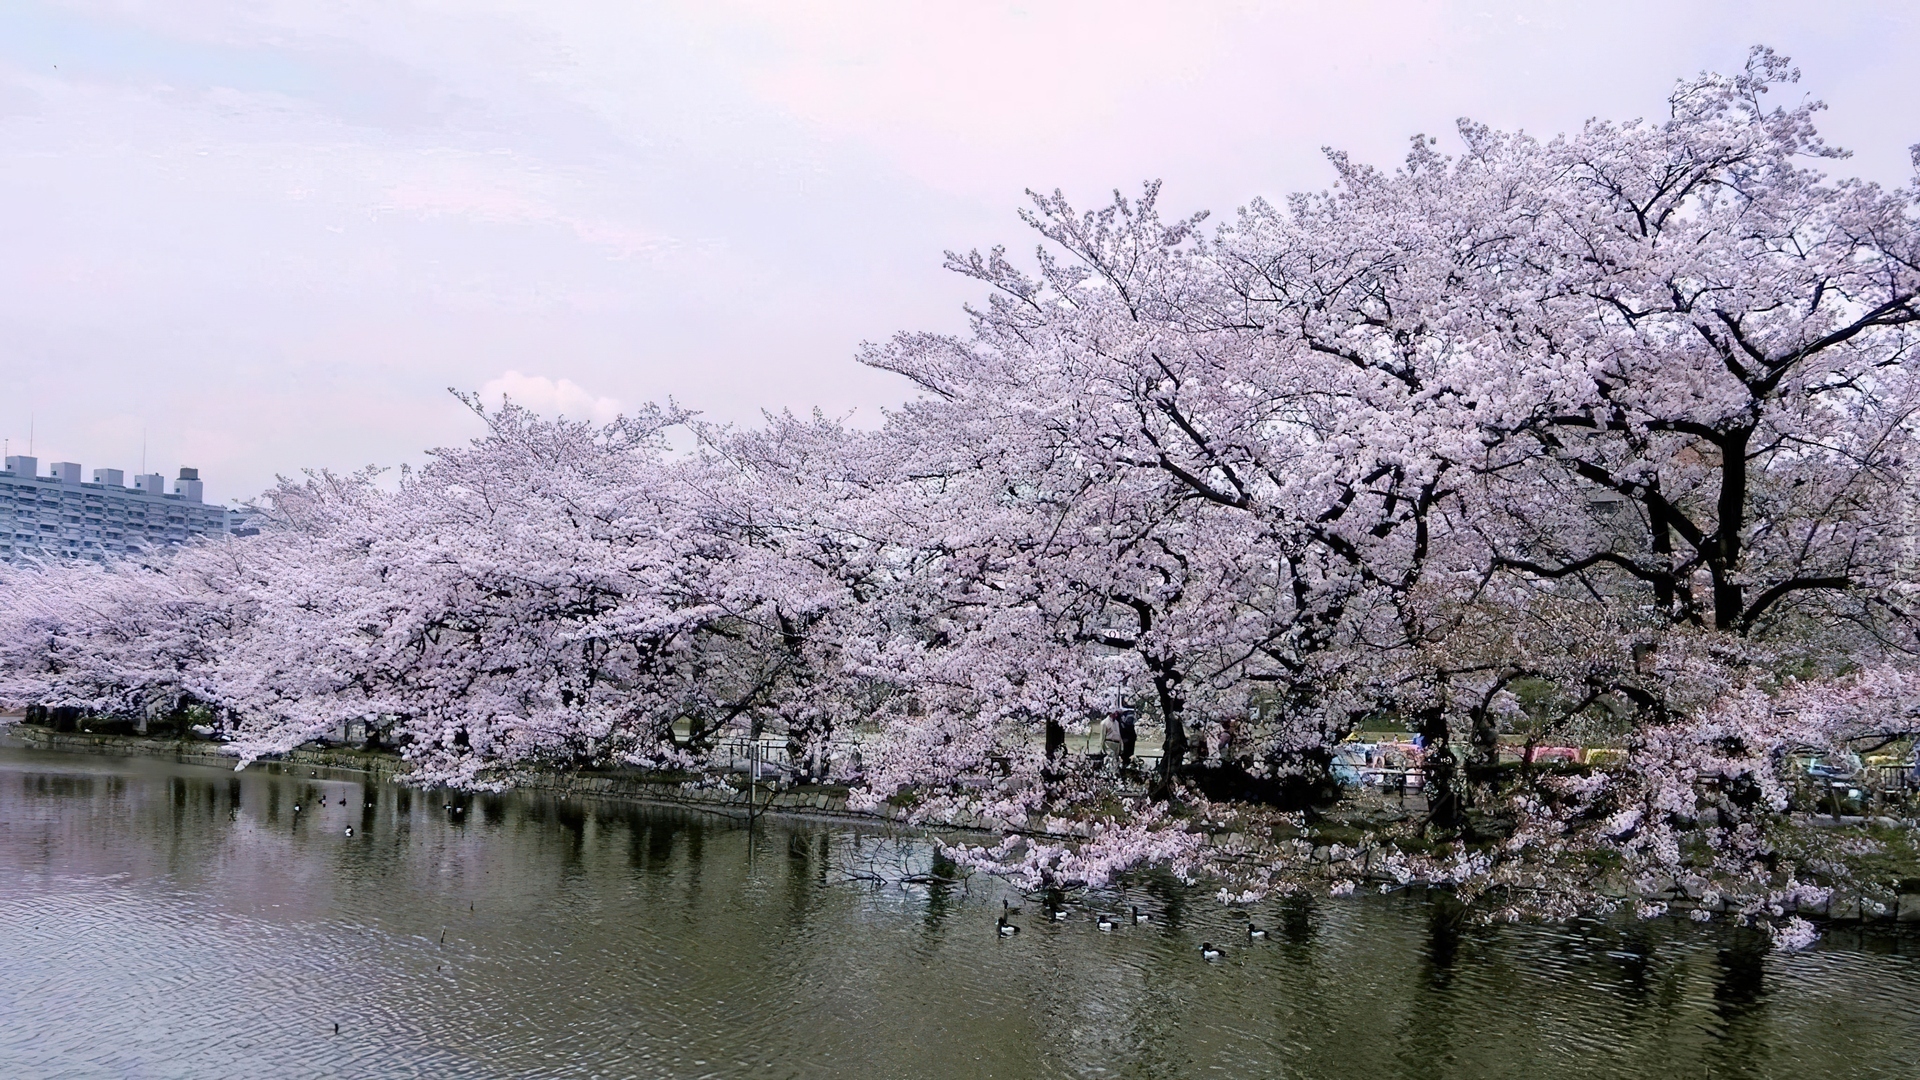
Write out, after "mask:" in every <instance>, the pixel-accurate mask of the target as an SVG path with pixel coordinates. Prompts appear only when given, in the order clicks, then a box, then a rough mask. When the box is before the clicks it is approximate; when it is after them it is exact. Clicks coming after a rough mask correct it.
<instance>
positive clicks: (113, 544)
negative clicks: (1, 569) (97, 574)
mask: <svg viewBox="0 0 1920 1080" xmlns="http://www.w3.org/2000/svg"><path fill="white" fill-rule="evenodd" d="M6 464H7V467H6V469H5V471H0V559H4V560H13V559H20V558H46V557H55V558H86V559H106V558H110V557H113V556H116V555H124V554H128V553H132V552H138V551H144V550H146V549H148V548H154V547H163V546H165V545H168V544H184V543H187V542H188V541H191V540H198V539H204V538H206V537H210V536H224V535H226V534H227V532H228V531H229V525H228V519H229V516H230V511H227V510H225V509H223V508H221V507H218V506H210V505H208V504H206V503H204V502H202V501H201V490H202V489H201V482H200V473H199V470H197V469H181V470H180V475H179V477H178V478H177V479H176V480H174V482H173V490H172V491H167V490H166V478H165V477H164V476H162V475H161V474H159V473H145V474H142V475H138V476H135V477H134V478H133V486H132V487H128V486H127V483H126V474H125V473H123V472H121V471H120V470H119V469H95V470H93V479H92V480H91V481H85V480H82V479H81V475H82V474H81V469H80V466H79V464H77V463H75V462H71V461H56V462H54V463H52V464H51V465H49V466H47V473H46V475H44V476H43V475H41V474H40V461H39V459H38V458H33V457H28V456H25V455H16V456H12V457H9V458H7V459H6Z"/></svg>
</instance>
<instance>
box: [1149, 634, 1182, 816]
mask: <svg viewBox="0 0 1920 1080" xmlns="http://www.w3.org/2000/svg"><path fill="white" fill-rule="evenodd" d="M1180 683H1181V675H1180V673H1179V672H1178V671H1175V670H1174V669H1173V667H1172V666H1171V665H1169V664H1166V663H1156V664H1154V665H1153V691H1154V694H1155V695H1156V696H1157V697H1158V698H1159V701H1160V722H1161V724H1162V726H1163V727H1164V730H1165V731H1166V741H1165V743H1164V744H1163V745H1162V746H1161V748H1160V779H1159V783H1158V784H1156V785H1155V791H1154V794H1155V795H1156V796H1157V797H1160V798H1165V797H1166V796H1167V795H1170V794H1172V792H1173V783H1174V780H1175V779H1176V778H1178V777H1179V775H1180V773H1181V771H1182V770H1183V769H1184V768H1185V767H1186V757H1187V728H1186V719H1185V717H1184V716H1182V715H1181V711H1182V710H1183V709H1184V708H1185V707H1186V699H1185V698H1184V697H1183V696H1182V695H1181V693H1180Z"/></svg>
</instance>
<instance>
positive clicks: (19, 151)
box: [0, 0, 1920, 501]
mask: <svg viewBox="0 0 1920 1080" xmlns="http://www.w3.org/2000/svg"><path fill="white" fill-rule="evenodd" d="M1916 12H1920V5H1914V4H1912V3H1911V0H1908V2H1906V3H1854V4H1849V3H1833V2H1822V3H1794V4H1786V3H1689V2H1686V0H1662V2H1650V3H1649V2H1639V0H1610V2H1608V3H1604V4H1602V3H1590V2H1589V3H1553V2H1546V0H1531V2H1511V3H1506V2H1502V3H1458V4H1454V3H1366V2H1349V0H1340V2H1324V0H1323V2H1319V3H1271V4H1263V3H1251V2H1239V3H1233V2H1221V3H1204V2H1187V3H1165V4H1156V3H1134V2H1128V0H1101V2H1091V3H1041V2H1031V3H998V2H992V0H973V2H968V3H912V2H907V0H895V2H891V3H879V2H876V3H854V2H829V3H807V2H791V3H776V2H751V0H698V2H684V3H682V2H658V3H649V2H631V3H612V2H597V3H576V2H570V0H530V2H524V3H523V2H514V0H460V2H454V0H446V2H436V3H416V2H412V0H372V2H359V0H305V2H287V3H212V2H198V0H168V2H164V3H139V2H133V0H120V2H102V3H71V4H66V3H57V2H52V0H5V2H4V4H0V435H4V436H5V437H6V438H7V439H9V440H10V446H11V447H12V450H11V452H13V453H22V452H24V450H25V446H24V444H25V441H26V439H27V438H28V431H29V426H31V427H32V428H33V439H34V444H35V445H34V450H35V452H36V453H37V455H38V457H39V458H40V460H41V462H42V463H43V465H44V463H46V462H49V461H54V460H71V461H79V462H81V463H82V464H83V465H84V466H85V467H86V468H87V469H88V470H91V469H93V468H95V467H98V466H106V467H114V468H123V469H126V470H127V471H128V472H130V473H131V472H132V471H134V470H135V469H137V468H138V467H139V465H140V455H141V446H142V441H143V439H144V441H145V445H146V462H147V465H148V467H149V468H150V469H151V470H153V471H164V472H166V473H167V474H168V475H169V476H171V475H172V474H174V473H175V472H176V471H177V470H178V468H179V467H180V466H181V465H192V466H195V467H198V468H199V469H200V470H201V473H202V475H203V476H204V477H206V479H207V494H208V497H209V498H210V499H218V500H222V501H225V500H229V499H233V498H243V497H247V496H251V495H254V494H257V493H258V492H259V491H260V490H261V489H262V488H264V487H265V486H266V485H267V484H269V483H270V482H271V481H272V478H273V476H274V474H275V473H288V474H292V473H296V472H297V471H298V470H300V469H301V468H303V467H331V468H335V469H351V468H355V467H358V466H361V465H366V464H383V465H394V464H398V463H400V462H403V461H413V462H417V461H419V460H420V459H421V451H422V450H423V449H425V448H426V447H429V446H434V445H440V444H446V443H449V442H454V441H459V440H463V439H466V438H468V437H471V436H472V435H473V434H474V433H476V431H477V430H478V424H477V421H475V420H474V419H473V417H472V416H471V415H469V414H466V413H464V412H463V411H462V408H461V406H460V405H459V404H458V403H457V402H455V401H454V400H453V399H452V398H451V397H449V396H448V395H447V393H446V388H447V387H449V386H454V387H460V388H462V389H468V390H481V389H485V390H487V391H488V392H489V393H495V394H497V393H498V392H499V391H500V390H502V389H505V390H506V391H507V392H509V393H511V394H512V395H513V396H514V397H515V398H516V400H521V401H523V402H525V403H527V404H530V405H534V406H535V407H538V408H541V409H543V410H544V411H547V412H549V413H554V412H565V413H566V414H567V415H570V416H576V417H593V418H604V417H605V416H608V415H611V414H612V413H613V412H615V411H617V410H618V409H619V408H621V407H622V406H623V405H626V406H631V405H634V404H637V403H639V402H643V401H646V400H665V399H666V398H668V397H670V396H671V397H673V398H676V399H678V400H679V401H681V402H682V403H683V404H686V405H689V406H692V407H695V408H699V409H702V410H704V411H705V412H706V413H707V415H709V416H711V417H714V418H717V419H722V420H738V421H749V422H750V421H752V420H754V419H755V418H756V417H757V415H758V412H759V410H761V409H763V408H767V409H781V408H794V409H797V410H802V409H809V408H812V407H814V406H819V407H821V408H824V409H825V410H827V411H828V412H829V413H833V414H837V415H838V414H850V415H851V416H852V418H853V420H854V422H855V423H860V424H871V423H877V422H878V421H879V419H880V417H881V412H882V410H883V409H884V408H886V407H887V406H889V405H891V404H894V403H897V402H899V401H901V400H903V399H904V398H905V397H906V396H907V394H908V393H909V391H908V388H907V387H906V386H905V385H904V384H903V383H902V382H901V381H899V380H897V379H895V378H893V377H891V376H885V375H881V374H878V373H875V372H871V371H867V370H865V369H863V368H861V367H860V366H859V365H858V364H856V363H855V362H854V360H853V355H854V352H855V349H856V348H857V346H858V344H859V343H860V342H861V341H862V340H878V339H882V338H885V337H886V336H888V335H890V334H892V333H893V332H894V331H896V330H903V329H934V330H953V329H959V328H960V327H961V326H962V325H963V319H962V316H961V312H960V305H961V304H962V303H963V302H965V301H967V300H969V299H972V298H973V297H974V296H975V295H976V293H977V290H976V289H974V288H973V287H971V286H970V285H969V284H968V283H967V282H965V281H963V280H961V279H959V278H957V277H954V276H953V275H950V274H947V273H945V272H943V271H941V270H940V261H941V252H942V251H943V250H944V249H947V248H961V249H964V248H969V247H975V246H978V247H986V246H989V245H991V244H994V243H1007V244H1009V246H1011V247H1013V248H1014V249H1015V250H1016V251H1030V250H1031V247H1032V244H1031V241H1030V240H1029V239H1028V238H1027V236H1026V235H1024V230H1023V228H1022V227H1021V226H1020V225H1019V223H1018V221H1017V219H1016V218H1015V216H1014V211H1015V210H1016V208H1018V207H1019V206H1021V205H1023V204H1024V202H1025V198H1024V196H1023V195H1022V192H1023V190H1024V189H1026V188H1029V187H1031V188H1037V189H1043V190H1050V189H1052V188H1055V187H1060V188H1063V189H1065V191H1066V192H1067V193H1068V195H1069V196H1071V197H1073V198H1074V199H1075V200H1076V201H1078V202H1080V203H1082V204H1084V205H1089V206H1090V205H1093V204H1095V203H1098V202H1100V201H1103V200H1104V199H1105V198H1106V197H1107V194H1108V193H1109V192H1110V191H1111V190H1112V189H1114V188H1115V187H1120V188H1124V189H1125V190H1127V191H1128V192H1129V193H1131V192H1134V191H1137V190H1138V187H1139V184H1140V182H1141V181H1143V180H1146V179H1150V178H1156V177H1157V178H1162V179H1164V180H1165V182H1166V186H1165V189H1164V191H1163V193H1162V205H1163V208H1164V209H1165V210H1166V211H1167V212H1169V213H1185V212H1188V211H1191V210H1198V209H1210V210H1212V211H1214V212H1215V214H1216V215H1224V214H1228V213H1230V212H1231V211H1232V210H1233V208H1234V207H1236V206H1238V205H1240V204H1242V203H1244V202H1246V201H1247V200H1248V199H1249V198H1251V197H1253V196H1256V195H1262V196H1267V197H1269V198H1278V197H1281V196H1284V195H1285V194H1287V193H1288V192H1291V191H1296V190H1305V189H1321V188H1324V187H1326V186H1327V184H1328V183H1329V181H1330V178H1331V175H1330V172H1329V170H1328V168H1327V166H1326V164H1325V162H1324V160H1323V158H1322V156H1321V153H1320V148H1321V147H1323V146H1334V147H1338V148H1341V149H1345V150H1348V151H1350V152H1352V153H1353V154H1354V155H1355V156H1356V157H1358V158H1360V159H1362V160H1367V161H1371V162H1374V163H1376V164H1380V165H1383V166H1388V167H1391V166H1392V165H1394V164H1396V163H1397V162H1398V160H1399V158H1400V157H1401V155H1402V153H1403V152H1404V149H1405V147H1406V143H1407V139H1408V138H1409V137H1410V136H1412V135H1414V134H1415V133H1419V132H1428V133H1433V134H1437V135H1440V136H1441V137H1442V148H1443V149H1444V148H1446V147H1448V146H1449V145H1452V139H1451V133H1452V131H1453V129H1454V122H1455V120H1456V118H1458V117H1461V116H1469V117H1473V118H1475V119H1478V120H1482V121H1485V122H1487V123H1489V124H1492V125H1494V126H1495V127H1500V128H1522V129H1525V130H1527V131H1529V132H1532V133H1534V134H1538V135H1543V136H1544V135H1551V134H1554V133H1556V132H1560V131H1565V130H1569V129H1571V128H1574V127H1576V126H1578V125H1579V124H1580V123H1581V121H1582V120H1584V119H1586V118H1587V117H1589V116H1596V115H1598V116H1606V117H1610V118H1614V119H1628V118H1632V117H1636V116H1646V117H1650V118H1651V117H1658V116H1660V115H1662V112H1663V107H1664V100H1665V96H1666V94H1667V91H1668V90H1669V89H1670V88H1671V86H1672V83H1673V81H1674V80H1675V79H1676V78H1678V77H1681V76H1683V75H1690V74H1693V73H1697V72H1698V71H1700V70H1701V69H1703V68H1711V69H1714V70H1720V71H1732V70H1736V69H1737V68H1738V67H1739V66H1740V65H1741V63H1742V62H1743V60H1744V57H1745V54H1746V50H1747V47H1748V46H1749V45H1752V44H1755V43H1765V44H1769V45H1772V46H1773V47H1774V48H1776V49H1778V50H1780V51H1781V52H1784V53H1787V54H1789V55H1791V56H1792V57H1793V59H1794V60H1795V62H1796V63H1797V64H1798V65H1799V66H1800V67H1801V68H1802V69H1803V70H1804V72H1805V79H1804V81H1803V82H1802V83H1801V86H1800V87H1799V89H1800V90H1801V91H1804V92H1805V93H1806V94H1809V95H1811V96H1814V97H1817V98H1820V99H1822V100H1824V101H1826V102H1827V103H1828V104H1829V105H1830V106H1831V111H1829V112H1828V113H1826V114H1825V116H1824V120H1823V127H1824V130H1825V132H1826V134H1827V136H1828V138H1829V141H1831V142H1834V143H1836V144H1838V145H1840V146H1844V147H1846V148H1848V149H1851V150H1853V151H1854V152H1855V156H1854V158H1852V159H1851V160H1849V161H1845V162H1840V163H1836V166H1835V171H1844V172H1851V173H1856V174H1858V175H1863V176H1867V177H1869V178H1872V179H1875V180H1879V181H1881V182H1882V183H1887V184H1894V185H1899V184H1905V183H1907V182H1908V181H1909V179H1910V178H1911V176H1912V169H1911V167H1910V165H1909V163H1908V151H1907V147H1908V146H1909V145H1911V144H1913V143H1916V142H1920V107H1916V106H1920V86H1917V85H1916V81H1915V76H1914V67H1913V63H1914V58H1915V57H1916V56H1920V15H1916Z"/></svg>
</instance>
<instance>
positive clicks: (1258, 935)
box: [1247, 922, 1267, 941]
mask: <svg viewBox="0 0 1920 1080" xmlns="http://www.w3.org/2000/svg"><path fill="white" fill-rule="evenodd" d="M1266 936H1267V932H1266V931H1265V930H1262V929H1261V928H1260V927H1258V926H1255V925H1253V923H1252V922H1248V923H1247V937H1248V939H1250V940H1253V941H1262V940H1265V938H1266Z"/></svg>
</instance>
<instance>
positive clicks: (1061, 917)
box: [1053, 907, 1067, 922]
mask: <svg viewBox="0 0 1920 1080" xmlns="http://www.w3.org/2000/svg"><path fill="white" fill-rule="evenodd" d="M1053 921H1054V922H1066V921H1067V909H1066V908H1063V907H1059V908H1054V909H1053Z"/></svg>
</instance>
